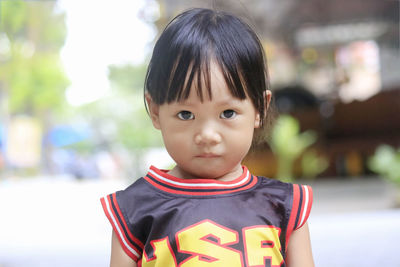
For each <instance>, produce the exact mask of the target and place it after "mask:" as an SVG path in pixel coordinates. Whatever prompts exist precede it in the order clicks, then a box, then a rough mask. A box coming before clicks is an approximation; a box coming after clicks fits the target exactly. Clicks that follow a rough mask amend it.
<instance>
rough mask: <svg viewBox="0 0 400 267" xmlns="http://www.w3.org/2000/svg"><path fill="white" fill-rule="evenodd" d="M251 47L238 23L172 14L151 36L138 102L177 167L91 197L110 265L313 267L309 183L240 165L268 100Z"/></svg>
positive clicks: (205, 13)
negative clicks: (97, 206) (106, 231)
mask: <svg viewBox="0 0 400 267" xmlns="http://www.w3.org/2000/svg"><path fill="white" fill-rule="evenodd" d="M264 62H265V60H264V54H263V49H262V46H261V44H260V41H259V39H258V38H257V36H256V35H255V33H254V32H253V31H252V30H251V29H250V27H249V26H248V25H246V24H245V23H243V22H242V21H241V20H239V19H238V18H237V17H235V16H233V15H230V14H227V13H223V12H216V11H213V10H209V9H192V10H189V11H186V12H184V13H182V14H180V15H178V16H177V17H176V18H175V19H173V20H172V21H171V22H170V23H169V24H168V25H167V27H166V28H165V30H164V31H163V33H162V34H161V36H160V38H159V39H158V41H157V43H156V45H155V48H154V52H153V56H152V58H151V61H150V65H149V68H148V71H147V75H146V84H145V99H146V103H147V106H148V111H149V113H150V117H151V120H152V122H153V125H154V127H155V128H156V129H159V130H161V133H162V136H163V140H164V143H165V147H166V149H167V151H168V153H169V154H170V155H171V157H172V158H173V159H174V161H175V162H176V166H175V167H174V168H172V169H171V170H160V169H157V168H156V167H154V166H152V167H150V169H149V171H148V173H147V175H146V176H144V177H142V178H140V179H138V180H137V181H136V182H135V183H133V184H132V185H131V186H129V187H128V188H127V189H125V190H123V191H118V192H116V193H114V194H110V195H108V196H106V197H104V198H102V199H101V202H102V205H103V208H104V211H105V214H106V215H107V217H108V219H109V221H110V223H111V225H112V227H113V230H114V231H113V235H112V250H111V266H119V267H124V266H161V267H169V266H221V267H235V266H290V267H293V266H301V267H309V266H314V264H313V259H312V253H311V245H310V238H309V231H308V226H307V222H306V221H307V218H308V215H309V213H310V209H311V204H312V190H311V188H310V187H308V186H302V185H293V184H288V183H283V182H280V181H277V180H273V179H268V178H265V177H257V176H254V175H252V174H251V173H250V172H249V171H248V169H247V168H246V167H245V166H242V165H241V162H242V160H243V158H244V157H245V155H246V154H247V152H248V151H249V148H250V146H251V144H252V140H253V135H254V132H255V129H257V130H260V129H262V128H263V126H264V125H265V124H266V120H267V119H266V118H267V114H268V112H267V110H268V105H269V103H270V99H271V92H270V91H269V90H268V87H267V85H268V81H267V70H266V66H265V63H264Z"/></svg>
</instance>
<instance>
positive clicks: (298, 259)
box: [286, 223, 314, 267]
mask: <svg viewBox="0 0 400 267" xmlns="http://www.w3.org/2000/svg"><path fill="white" fill-rule="evenodd" d="M286 262H287V266H288V267H314V260H313V256H312V251H311V241H310V233H309V230H308V223H305V224H304V225H303V226H302V227H301V228H300V229H297V230H296V231H294V232H293V233H292V235H291V237H290V240H289V245H288V250H287V256H286Z"/></svg>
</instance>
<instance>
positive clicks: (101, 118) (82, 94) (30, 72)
mask: <svg viewBox="0 0 400 267" xmlns="http://www.w3.org/2000/svg"><path fill="white" fill-rule="evenodd" d="M191 7H209V8H215V9H218V10H225V11H230V12H232V13H234V14H236V15H238V16H240V17H242V18H243V19H244V20H245V21H246V22H247V23H249V24H250V25H251V26H252V27H253V28H254V29H255V30H256V32H257V34H258V35H259V37H260V39H261V41H262V43H263V45H264V48H265V52H266V56H267V60H268V66H269V75H270V84H271V90H272V92H273V102H274V103H273V104H274V109H275V110H276V113H277V116H276V119H275V123H274V126H273V127H272V126H271V130H270V132H269V134H268V135H267V136H265V138H264V141H263V142H262V143H261V144H259V145H258V146H257V147H255V148H254V150H253V151H252V152H251V153H249V155H248V156H247V157H246V159H245V164H246V165H247V166H248V167H249V169H250V170H251V171H252V172H253V173H254V174H257V175H263V176H268V177H272V178H276V179H281V180H285V181H291V182H298V183H305V184H310V185H312V186H313V188H314V206H313V212H312V215H311V217H310V219H309V224H310V231H311V237H312V245H313V251H314V258H315V262H316V265H317V266H324V267H330V266H377V265H378V266H400V257H398V256H397V250H396V248H397V240H398V239H399V238H400V230H399V229H398V228H399V225H400V210H399V209H398V208H399V207H400V150H399V149H400V41H399V40H400V34H399V33H400V27H399V22H400V17H399V13H400V5H399V1H398V0H285V1H273V0H248V1H239V0H214V1H211V0H209V1H204V0H201V1H200V0H192V1H188V0H135V1H128V0H125V1H123V0H115V1H92V0H86V1H67V0H59V1H17V0H0V214H1V215H0V267H5V266H7V267H9V266H108V261H109V251H110V237H111V226H110V225H109V224H108V221H107V219H106V217H105V216H104V215H103V213H102V210H101V207H100V202H99V198H100V197H101V196H103V195H105V194H107V193H111V192H113V191H115V190H119V189H123V188H125V187H126V186H127V185H129V184H130V183H132V182H133V181H134V180H135V179H136V178H137V177H140V176H141V175H143V174H144V173H145V172H146V170H147V169H148V167H149V166H150V165H151V164H153V165H155V166H157V167H159V168H169V167H171V166H172V164H173V161H172V160H171V159H170V157H169V156H168V154H167V153H166V151H165V150H164V149H163V148H162V140H161V135H160V133H159V132H158V131H156V130H154V129H153V126H152V125H151V122H150V119H149V118H148V115H147V113H146V110H145V108H144V104H143V82H144V76H145V72H146V67H147V63H148V61H149V58H150V56H151V51H152V47H153V45H154V41H155V39H156V38H157V36H158V34H159V33H160V31H161V30H162V29H163V27H164V26H165V25H166V23H167V22H168V21H169V20H170V19H171V18H173V17H174V16H175V15H176V14H178V13H179V12H181V11H183V10H185V9H187V8H191ZM395 242H396V243H395Z"/></svg>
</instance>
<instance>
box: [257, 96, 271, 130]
mask: <svg viewBox="0 0 400 267" xmlns="http://www.w3.org/2000/svg"><path fill="white" fill-rule="evenodd" d="M271 97H272V92H271V91H270V90H265V91H264V93H263V98H264V118H265V117H266V116H267V112H268V108H269V104H270V102H271ZM254 128H260V113H257V114H256V119H255V121H254Z"/></svg>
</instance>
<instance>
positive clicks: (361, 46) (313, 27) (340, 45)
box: [156, 0, 400, 176]
mask: <svg viewBox="0 0 400 267" xmlns="http://www.w3.org/2000/svg"><path fill="white" fill-rule="evenodd" d="M158 3H159V5H160V13H161V17H160V19H159V20H158V21H157V22H156V25H157V27H158V28H159V29H162V28H163V27H164V26H165V25H166V23H167V22H168V21H169V20H170V19H171V18H172V17H174V16H175V15H176V14H178V13H179V12H181V11H183V10H185V9H188V8H192V7H208V8H215V9H218V10H224V11H230V12H232V13H234V14H236V15H238V16H240V17H242V18H244V20H245V21H246V22H248V23H249V24H250V25H252V27H253V28H254V29H255V30H256V32H257V34H258V35H259V36H260V38H261V39H262V42H263V44H264V47H265V50H266V55H267V58H268V65H269V72H270V77H271V85H272V90H273V91H274V94H273V95H274V96H275V97H274V102H275V105H276V107H277V109H278V111H279V112H280V113H289V114H291V115H293V116H295V117H296V118H297V119H298V120H299V121H300V124H301V129H302V130H306V129H312V130H314V131H316V132H317V134H318V136H319V138H318V142H317V143H316V145H315V147H316V148H317V149H318V150H319V152H320V153H321V155H324V156H325V157H327V158H328V160H329V163H330V164H329V168H328V169H327V170H326V171H325V172H324V173H323V176H333V175H339V176H358V175H364V174H368V173H369V171H368V168H367V166H366V162H367V159H368V157H369V156H370V155H372V154H373V153H374V150H375V149H376V147H377V146H378V145H380V144H382V143H386V144H389V145H392V146H395V147H399V146H400V75H399V74H400V71H399V70H400V42H399V38H400V36H399V31H400V27H399V21H400V18H399V13H400V12H399V10H400V9H399V5H400V2H399V1H391V0H387V1H386V0H384V1H376V0H287V1H272V0H252V1H235V0H229V1H225V0H220V1H200V0H193V1H186V0H159V1H158ZM255 158H258V159H260V158H261V159H267V158H269V159H270V160H271V161H272V162H274V161H273V159H272V158H273V157H272V155H271V152H269V150H268V146H266V148H265V149H264V148H263V149H261V152H259V154H258V155H256V156H255V157H254V156H253V157H252V159H250V161H251V160H253V159H255ZM271 161H270V162H271ZM253 162H256V161H253ZM262 164H263V161H262V160H259V161H257V162H256V163H255V164H254V166H253V168H254V169H256V170H258V172H259V174H264V175H269V176H273V175H274V173H273V172H274V169H275V168H274V167H272V168H271V167H269V168H268V169H267V168H263V167H261V165H262ZM264 165H265V164H264Z"/></svg>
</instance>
